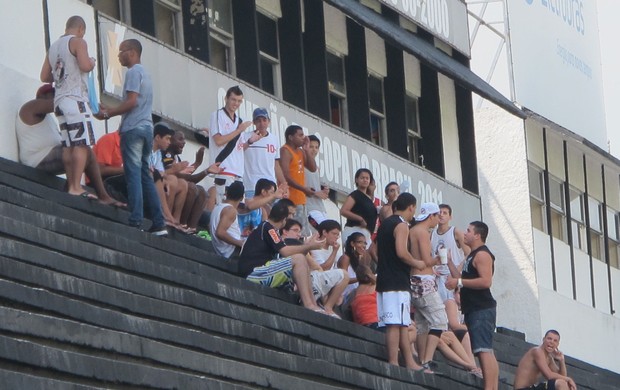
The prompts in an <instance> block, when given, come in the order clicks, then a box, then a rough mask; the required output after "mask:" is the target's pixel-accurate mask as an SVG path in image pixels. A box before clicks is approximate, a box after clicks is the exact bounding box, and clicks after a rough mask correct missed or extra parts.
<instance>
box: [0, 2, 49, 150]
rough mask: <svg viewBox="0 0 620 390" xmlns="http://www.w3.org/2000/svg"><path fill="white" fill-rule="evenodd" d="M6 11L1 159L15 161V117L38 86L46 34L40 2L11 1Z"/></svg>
mask: <svg viewBox="0 0 620 390" xmlns="http://www.w3.org/2000/svg"><path fill="white" fill-rule="evenodd" d="M9 9H10V12H6V8H5V13H4V15H3V16H2V17H1V19H2V23H0V36H2V39H0V84H1V85H3V86H4V87H3V88H2V92H1V93H0V138H1V139H2V142H1V143H0V156H1V157H4V158H8V159H11V160H17V138H16V137H15V117H16V115H17V111H18V110H19V108H20V107H21V105H22V104H23V103H25V102H26V101H28V100H30V99H34V95H35V92H36V90H37V88H38V87H39V86H40V85H41V82H39V81H38V80H39V73H40V71H41V64H42V63H43V58H44V56H45V39H44V37H45V34H44V33H43V8H42V5H41V1H40V0H23V1H14V2H11V4H10V6H9ZM14 15H19V17H15V16H14ZM26 43H27V44H26Z"/></svg>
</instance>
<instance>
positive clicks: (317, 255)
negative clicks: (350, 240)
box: [310, 246, 336, 268]
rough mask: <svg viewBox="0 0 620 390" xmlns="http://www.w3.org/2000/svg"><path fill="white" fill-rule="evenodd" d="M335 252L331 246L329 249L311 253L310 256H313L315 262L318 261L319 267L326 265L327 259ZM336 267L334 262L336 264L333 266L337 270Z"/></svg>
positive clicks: (316, 250)
mask: <svg viewBox="0 0 620 390" xmlns="http://www.w3.org/2000/svg"><path fill="white" fill-rule="evenodd" d="M333 251H334V249H333V248H332V247H331V246H330V247H329V248H327V249H323V248H321V249H314V250H311V251H310V254H311V255H312V258H313V259H314V261H316V262H317V263H318V264H319V265H321V264H323V263H325V262H326V261H327V259H329V256H331V254H332V252H333ZM335 266H336V262H335V261H334V264H333V265H332V268H335Z"/></svg>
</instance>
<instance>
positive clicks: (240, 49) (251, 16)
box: [232, 0, 260, 87]
mask: <svg viewBox="0 0 620 390" xmlns="http://www.w3.org/2000/svg"><path fill="white" fill-rule="evenodd" d="M232 11H233V30H234V36H235V60H236V63H235V64H236V68H237V76H238V77H239V78H240V79H242V80H245V81H247V82H249V83H250V84H252V85H255V86H257V87H258V86H260V67H259V63H258V34H257V33H256V5H255V3H254V0H235V1H233V2H232Z"/></svg>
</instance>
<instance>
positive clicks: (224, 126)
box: [209, 108, 249, 177]
mask: <svg viewBox="0 0 620 390" xmlns="http://www.w3.org/2000/svg"><path fill="white" fill-rule="evenodd" d="M240 124H241V118H239V115H237V116H236V117H235V120H232V119H231V118H230V117H229V116H228V115H227V114H226V111H225V110H224V109H223V108H220V109H219V110H217V111H215V112H214V113H212V114H211V121H210V126H211V127H210V130H209V160H210V164H213V163H215V159H216V158H217V156H218V155H219V154H220V153H221V152H222V150H224V148H225V147H226V144H224V145H222V146H217V145H216V144H215V141H214V140H213V136H214V135H216V134H221V135H227V134H230V133H232V132H233V131H235V130H236V129H237V127H239V125H240ZM248 138H249V135H248V134H247V133H241V136H240V137H239V138H238V139H237V142H236V144H235V147H234V149H233V150H232V151H231V153H230V154H229V155H228V156H227V157H226V158H225V159H224V160H223V161H222V163H221V166H222V167H223V168H224V173H228V174H231V175H234V176H239V177H243V171H244V165H245V163H244V157H243V155H244V151H243V144H244V143H245V141H246V140H247V139H248Z"/></svg>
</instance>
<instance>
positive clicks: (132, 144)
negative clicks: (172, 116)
mask: <svg viewBox="0 0 620 390" xmlns="http://www.w3.org/2000/svg"><path fill="white" fill-rule="evenodd" d="M141 55H142V45H141V44H140V42H139V41H138V40H137V39H127V40H125V41H123V42H122V43H121V45H120V46H119V51H118V60H119V62H120V63H121V65H123V66H125V67H127V73H126V74H125V83H124V84H123V101H122V103H121V104H120V105H119V106H118V107H114V108H112V107H110V108H108V107H105V106H103V105H100V110H99V113H98V114H97V118H99V119H108V118H111V117H113V116H116V115H121V116H122V118H121V125H120V130H119V132H120V135H121V155H122V156H123V169H124V171H125V179H126V180H127V195H128V198H129V211H130V212H131V215H130V216H129V225H130V226H135V227H140V225H141V224H142V219H143V217H144V214H143V213H144V211H143V210H144V208H145V207H146V210H147V211H148V213H149V215H150V216H151V218H152V220H153V224H152V226H151V228H150V230H149V232H150V233H153V234H155V235H157V236H165V235H168V231H167V230H166V224H165V221H164V215H163V213H162V210H161V204H160V203H159V197H158V196H157V190H156V189H155V183H154V182H153V175H152V173H151V171H150V169H149V158H150V156H151V152H152V149H153V120H152V119H151V110H152V106H153V84H152V83H151V77H150V76H149V74H148V73H146V70H145V69H144V67H143V66H142V64H141V63H140V58H141Z"/></svg>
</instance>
